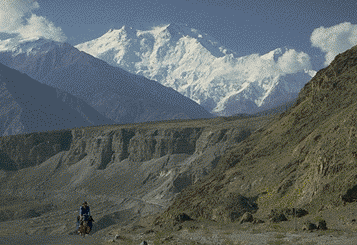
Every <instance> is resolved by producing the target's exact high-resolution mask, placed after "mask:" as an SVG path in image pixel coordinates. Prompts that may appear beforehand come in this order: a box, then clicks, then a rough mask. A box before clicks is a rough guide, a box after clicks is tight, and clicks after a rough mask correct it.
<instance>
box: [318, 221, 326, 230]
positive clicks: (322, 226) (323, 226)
mask: <svg viewBox="0 0 357 245" xmlns="http://www.w3.org/2000/svg"><path fill="white" fill-rule="evenodd" d="M317 229H319V230H327V226H326V221H325V220H321V221H319V224H318V226H317Z"/></svg>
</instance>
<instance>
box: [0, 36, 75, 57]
mask: <svg viewBox="0 0 357 245" xmlns="http://www.w3.org/2000/svg"><path fill="white" fill-rule="evenodd" d="M62 45H69V44H67V43H62V42H57V41H53V40H51V39H46V38H42V37H36V38H29V39H20V38H10V39H6V40H3V41H0V52H9V51H11V52H13V51H16V52H13V54H14V55H18V54H20V53H29V52H34V51H36V52H48V51H49V50H51V49H53V48H55V47H57V46H62Z"/></svg>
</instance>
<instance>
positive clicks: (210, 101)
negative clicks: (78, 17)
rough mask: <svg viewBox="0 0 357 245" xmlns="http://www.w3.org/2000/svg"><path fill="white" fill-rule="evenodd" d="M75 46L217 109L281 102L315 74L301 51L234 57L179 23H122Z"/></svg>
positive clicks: (227, 111) (236, 110) (229, 112)
mask: <svg viewBox="0 0 357 245" xmlns="http://www.w3.org/2000/svg"><path fill="white" fill-rule="evenodd" d="M75 47H76V48H78V49H79V50H81V51H84V52H86V53H88V54H91V55H93V56H95V57H97V58H99V59H102V60H104V61H106V62H107V63H108V64H110V65H113V66H117V67H121V68H123V69H125V70H126V71H128V72H131V73H134V74H139V75H143V76H145V77H147V78H149V79H152V80H155V81H158V82H160V83H161V84H163V85H165V86H168V87H171V88H173V89H175V90H176V91H178V92H179V93H181V94H182V95H185V96H186V97H188V98H190V99H192V100H194V101H196V102H197V103H199V104H200V105H201V106H203V107H204V108H205V109H206V110H208V111H210V112H212V113H214V114H217V115H232V114H236V113H254V112H257V111H260V110H263V109H269V108H272V107H275V106H277V105H279V104H282V103H285V102H286V101H289V100H291V99H293V98H295V97H296V96H297V93H298V92H299V91H300V89H301V88H302V87H303V86H304V84H305V83H307V82H308V81H309V80H310V79H311V77H312V76H314V74H315V72H314V71H312V70H310V67H311V65H310V63H309V58H308V55H306V54H305V53H303V52H296V51H295V50H293V49H289V50H288V49H286V48H284V49H281V48H278V49H276V50H273V51H271V52H269V53H267V54H265V55H258V54H252V55H248V56H244V57H239V56H238V55H237V54H236V53H235V52H233V51H231V50H228V49H227V48H225V47H223V46H222V45H220V44H219V42H218V41H217V40H215V39H214V38H212V37H210V36H208V35H207V34H202V33H200V32H199V31H197V30H195V29H192V28H189V27H187V26H185V25H178V24H169V25H163V26H158V27H154V28H152V29H150V30H145V31H142V30H134V29H132V28H128V27H126V26H123V27H122V28H121V29H116V30H113V29H111V30H109V31H108V32H107V33H105V34H104V35H103V36H101V37H99V38H97V39H94V40H92V41H88V42H85V43H82V44H78V45H76V46H75Z"/></svg>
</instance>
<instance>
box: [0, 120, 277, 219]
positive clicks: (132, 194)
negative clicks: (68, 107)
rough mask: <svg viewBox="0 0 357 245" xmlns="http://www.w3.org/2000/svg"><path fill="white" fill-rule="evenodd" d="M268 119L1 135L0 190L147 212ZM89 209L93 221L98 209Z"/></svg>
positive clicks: (213, 164)
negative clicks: (94, 212) (92, 210)
mask: <svg viewBox="0 0 357 245" xmlns="http://www.w3.org/2000/svg"><path fill="white" fill-rule="evenodd" d="M270 120H272V117H251V118H239V117H235V118H233V117H232V118H214V119H207V120H203V119H201V120H187V121H166V122H160V123H147V124H132V125H110V126H97V127H87V128H76V129H72V130H63V131H52V132H46V133H32V134H23V135H16V136H7V137H2V138H0V151H1V155H0V156H1V158H0V163H1V164H0V195H1V196H2V197H3V198H10V197H11V198H15V199H16V198H18V199H21V198H34V202H36V203H38V201H39V200H42V201H44V202H48V203H52V202H55V203H56V204H57V205H58V204H60V205H64V206H66V207H67V208H71V207H69V206H72V208H73V207H76V206H77V205H79V202H81V201H83V199H86V200H89V202H90V203H92V206H93V205H94V206H96V208H97V210H98V207H99V206H101V205H102V206H101V207H102V208H104V209H105V208H107V207H108V204H103V202H109V203H112V204H111V205H114V206H115V208H114V210H116V211H117V210H118V209H119V210H123V209H125V210H126V209H130V210H139V211H138V212H140V213H141V214H148V213H155V212H158V211H160V210H162V209H163V208H165V207H167V205H169V203H170V202H171V200H172V198H173V197H175V196H176V195H177V193H179V192H180V191H182V190H183V189H184V188H186V187H187V186H189V185H191V184H193V183H195V182H197V181H198V180H199V179H201V178H202V177H203V176H205V175H207V174H208V173H210V172H211V171H212V170H213V169H215V167H216V166H217V162H218V161H219V159H220V157H221V155H222V154H223V152H224V151H225V150H226V149H228V148H229V147H231V146H233V145H236V144H238V143H239V142H241V141H242V140H244V139H245V138H246V137H248V136H249V135H250V134H251V133H252V132H253V131H255V130H256V129H257V128H259V127H261V126H262V125H265V124H266V123H268V122H269V121H270ZM4 200H5V199H4ZM4 205H5V206H6V207H4V209H6V210H8V212H10V211H11V210H12V209H11V208H12V207H10V206H7V205H6V204H4ZM4 205H3V206H4ZM36 205H37V204H36ZM61 208H63V207H62V206H61ZM96 208H95V207H93V209H94V210H95V209H96ZM25 209H26V208H25ZM41 210H42V209H41ZM46 210H47V209H46ZM46 212H51V211H46ZM98 212H99V210H98ZM109 212H113V209H111V211H109ZM130 212H131V211H130ZM135 212H137V211H135ZM10 213H11V212H10ZM21 215H25V214H18V215H15V214H14V215H13V216H6V217H5V216H4V217H5V218H4V217H3V219H5V220H7V219H16V218H18V217H22V216H21ZM95 215H97V216H99V217H97V219H100V218H101V217H102V216H103V215H104V214H100V213H98V214H95ZM103 217H104V216H103Z"/></svg>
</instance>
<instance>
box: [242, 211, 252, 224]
mask: <svg viewBox="0 0 357 245" xmlns="http://www.w3.org/2000/svg"><path fill="white" fill-rule="evenodd" d="M253 220H254V219H253V215H252V214H251V213H250V212H245V213H244V214H243V216H242V218H241V219H240V221H239V223H241V224H243V223H245V222H253Z"/></svg>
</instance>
